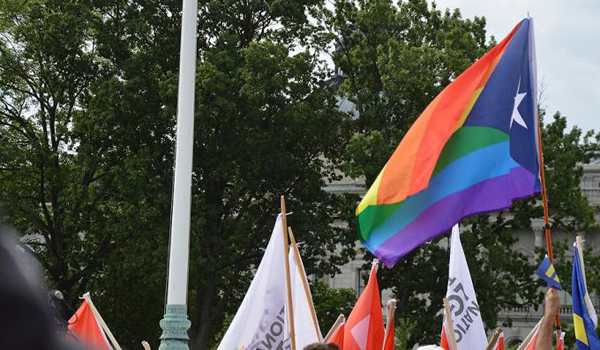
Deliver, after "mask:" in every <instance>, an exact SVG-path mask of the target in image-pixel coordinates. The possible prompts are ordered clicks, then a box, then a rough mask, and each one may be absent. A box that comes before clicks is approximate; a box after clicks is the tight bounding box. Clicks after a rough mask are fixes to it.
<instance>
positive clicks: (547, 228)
mask: <svg viewBox="0 0 600 350" xmlns="http://www.w3.org/2000/svg"><path fill="white" fill-rule="evenodd" d="M537 117H538V118H537V119H538V148H539V159H540V178H541V181H542V204H543V207H544V232H545V234H546V250H547V251H548V258H549V259H550V262H551V263H553V264H554V256H553V254H552V234H551V233H550V214H549V213H548V194H547V192H546V174H545V173H546V171H545V169H544V153H543V152H542V123H541V120H540V114H539V112H538V113H537ZM554 324H555V325H556V330H557V331H558V332H559V334H560V319H559V317H558V314H557V315H556V316H555V317H554Z"/></svg>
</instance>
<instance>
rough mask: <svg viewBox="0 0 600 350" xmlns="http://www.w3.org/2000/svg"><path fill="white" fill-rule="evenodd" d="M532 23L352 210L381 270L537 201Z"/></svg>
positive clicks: (435, 115)
mask: <svg viewBox="0 0 600 350" xmlns="http://www.w3.org/2000/svg"><path fill="white" fill-rule="evenodd" d="M536 94H537V92H536V68H535V49H534V40H533V23H532V19H530V18H527V19H524V20H523V21H521V22H520V23H519V24H518V25H517V26H516V27H515V28H514V29H513V30H512V32H511V33H510V34H509V35H508V36H507V37H506V38H505V39H504V40H502V41H501V42H500V43H499V44H498V45H496V47H494V48H493V49H492V50H491V51H490V52H488V53H487V54H486V55H484V56H483V57H482V58H481V59H479V60H478V61H477V62H476V63H475V64H473V65H472V66H471V67H470V68H468V69H467V70H466V71H465V72H463V73H462V74H461V75H460V76H458V77H457V78H456V79H455V80H454V81H453V82H452V83H451V84H450V85H448V86H447V87H446V88H445V89H444V90H443V91H442V92H441V93H440V94H439V95H438V96H437V97H436V98H435V99H434V100H433V101H432V102H431V104H430V105H429V106H428V107H427V108H426V109H425V111H423V113H422V114H421V116H420V117H419V118H418V119H417V120H416V121H415V123H414V124H413V125H412V126H411V128H410V130H409V131H408V132H407V134H406V135H405V137H404V138H403V139H402V141H401V142H400V144H399V145H398V147H397V149H396V150H395V152H394V153H393V154H392V156H391V158H390V159H389V160H388V162H387V164H386V165H385V166H384V168H383V169H382V170H381V172H380V173H379V176H378V177H377V179H376V180H375V181H374V182H373V184H372V185H371V187H370V189H369V190H368V192H367V194H366V195H365V197H364V198H363V200H362V201H361V202H360V204H359V206H358V207H357V209H356V215H357V217H358V228H359V237H360V239H361V241H362V242H363V244H364V245H365V247H367V248H368V249H369V250H370V251H371V252H372V253H373V254H374V255H375V256H377V257H378V258H379V259H380V260H381V261H382V262H384V263H385V264H386V265H387V266H392V265H394V263H395V262H396V261H398V259H400V258H401V257H402V256H404V255H405V254H407V253H408V252H410V251H412V250H413V249H415V248H416V247H418V246H419V245H421V244H423V243H424V242H426V241H428V240H430V239H432V238H435V237H436V236H438V235H440V234H442V233H444V232H446V231H447V230H448V229H450V228H451V227H452V226H453V225H454V224H456V223H457V222H459V221H460V220H461V219H462V218H465V217H467V216H470V215H474V214H479V213H483V212H490V211H497V210H500V209H504V208H508V207H510V206H511V203H512V201H514V200H516V199H520V198H526V197H529V196H532V195H534V194H536V193H539V192H540V189H541V185H540V179H539V157H538V149H539V147H538V143H537V139H538V135H537V133H538V119H537V114H536V113H537V101H536Z"/></svg>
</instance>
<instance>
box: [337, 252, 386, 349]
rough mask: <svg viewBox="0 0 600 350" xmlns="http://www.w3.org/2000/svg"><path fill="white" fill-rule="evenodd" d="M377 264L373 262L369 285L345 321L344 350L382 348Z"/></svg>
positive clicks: (382, 330) (383, 331)
mask: <svg viewBox="0 0 600 350" xmlns="http://www.w3.org/2000/svg"><path fill="white" fill-rule="evenodd" d="M378 264H379V261H378V260H375V261H374V262H373V267H372V268H371V276H370V277H369V283H367V286H366V287H365V290H364V291H363V292H362V294H361V295H360V297H359V298H358V301H357V302H356V305H354V309H353V310H352V313H350V316H349V317H348V320H347V321H346V327H345V330H344V350H375V349H381V348H382V347H383V338H384V337H385V330H384V329H383V316H382V314H381V298H380V297H379V286H378V284H377V265H378Z"/></svg>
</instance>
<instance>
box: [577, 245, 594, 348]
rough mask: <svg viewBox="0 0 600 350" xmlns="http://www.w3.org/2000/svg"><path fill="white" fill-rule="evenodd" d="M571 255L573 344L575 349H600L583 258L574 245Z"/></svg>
mask: <svg viewBox="0 0 600 350" xmlns="http://www.w3.org/2000/svg"><path fill="white" fill-rule="evenodd" d="M574 249H575V255H574V256H573V279H572V281H571V288H572V293H571V295H572V296H573V326H574V327H575V344H576V345H577V350H596V349H600V340H599V339H598V335H597V334H596V327H597V323H598V317H597V316H596V311H595V310H594V305H593V304H592V302H591V300H590V295H589V294H588V291H587V285H586V281H585V272H584V266H583V259H582V257H580V254H581V253H580V252H579V249H578V248H577V246H575V248H574Z"/></svg>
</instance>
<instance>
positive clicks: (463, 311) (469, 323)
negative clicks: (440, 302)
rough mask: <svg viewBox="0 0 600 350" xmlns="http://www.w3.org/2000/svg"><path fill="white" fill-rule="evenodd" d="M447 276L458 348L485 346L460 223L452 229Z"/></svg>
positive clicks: (468, 349) (448, 295) (467, 348)
mask: <svg viewBox="0 0 600 350" xmlns="http://www.w3.org/2000/svg"><path fill="white" fill-rule="evenodd" d="M448 277H449V278H448V291H447V292H446V298H448V302H449V303H450V310H451V315H452V324H453V325H454V337H455V338H456V345H457V347H458V349H457V350H472V349H485V348H486V346H487V338H486V335H485V330H484V328H483V321H482V320H481V313H480V312H479V304H478V303H477V297H476V295H475V289H474V288H473V282H472V281H471V273H470V272H469V266H468V265H467V260H466V258H465V253H464V252H463V248H462V244H461V243H460V233H459V230H458V224H456V225H454V227H453V228H452V245H451V246H450V272H449V276H448Z"/></svg>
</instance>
